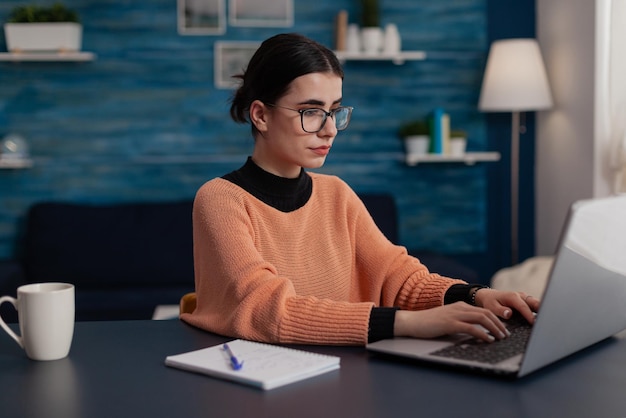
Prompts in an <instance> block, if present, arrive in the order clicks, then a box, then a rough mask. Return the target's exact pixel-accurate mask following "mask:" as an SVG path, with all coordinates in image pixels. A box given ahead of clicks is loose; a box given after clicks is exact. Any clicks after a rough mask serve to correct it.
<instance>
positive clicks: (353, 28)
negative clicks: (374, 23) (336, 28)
mask: <svg viewBox="0 0 626 418" xmlns="http://www.w3.org/2000/svg"><path fill="white" fill-rule="evenodd" d="M346 52H347V53H348V54H360V52H361V29H360V28H359V25H357V24H356V23H351V24H350V25H348V32H347V34H346Z"/></svg>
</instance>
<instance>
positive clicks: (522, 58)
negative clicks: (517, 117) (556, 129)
mask: <svg viewBox="0 0 626 418" xmlns="http://www.w3.org/2000/svg"><path fill="white" fill-rule="evenodd" d="M551 106H552V96H551V94H550V87H549V86H548V77H547V75H546V69H545V66H544V64H543V59H542V58H541V51H540V50H539V44H538V43H537V41H536V40H535V39H505V40H500V41H495V42H494V43H493V44H491V48H490V50H489V57H488V58H487V66H486V68H485V75H484V78H483V84H482V88H481V91H480V100H479V103H478V108H479V109H480V110H483V111H487V112H489V111H491V112H513V111H519V112H524V111H533V110H542V109H548V108H550V107H551Z"/></svg>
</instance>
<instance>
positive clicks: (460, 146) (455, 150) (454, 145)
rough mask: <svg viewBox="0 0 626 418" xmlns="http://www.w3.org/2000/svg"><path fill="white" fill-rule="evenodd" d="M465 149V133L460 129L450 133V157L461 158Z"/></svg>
mask: <svg viewBox="0 0 626 418" xmlns="http://www.w3.org/2000/svg"><path fill="white" fill-rule="evenodd" d="M466 148H467V132H465V131H463V130H461V129H453V130H451V131H450V155H453V156H455V157H461V156H463V155H464V154H465V149H466Z"/></svg>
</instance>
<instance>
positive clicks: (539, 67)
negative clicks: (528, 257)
mask: <svg viewBox="0 0 626 418" xmlns="http://www.w3.org/2000/svg"><path fill="white" fill-rule="evenodd" d="M551 106H552V95H551V94H550V87H549V85H548V77H547V75H546V69H545V66H544V63H543V59H542V58H541V51H540V49H539V44H538V43H537V41H536V40H535V39H506V40H499V41H495V42H494V43H493V44H491V48H490V50H489V56H488V58H487V66H486V68H485V75H484V78H483V83H482V87H481V91H480V100H479V103H478V108H479V109H480V110H482V111H484V112H512V118H511V265H514V264H517V262H518V255H519V254H518V198H519V196H518V194H519V191H518V187H519V134H520V112H525V111H535V110H544V109H548V108H550V107H551Z"/></svg>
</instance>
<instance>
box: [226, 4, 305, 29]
mask: <svg viewBox="0 0 626 418" xmlns="http://www.w3.org/2000/svg"><path fill="white" fill-rule="evenodd" d="M228 22H229V23H230V24H231V25H232V26H247V27H290V26H293V22H294V18H293V0H229V3H228Z"/></svg>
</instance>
